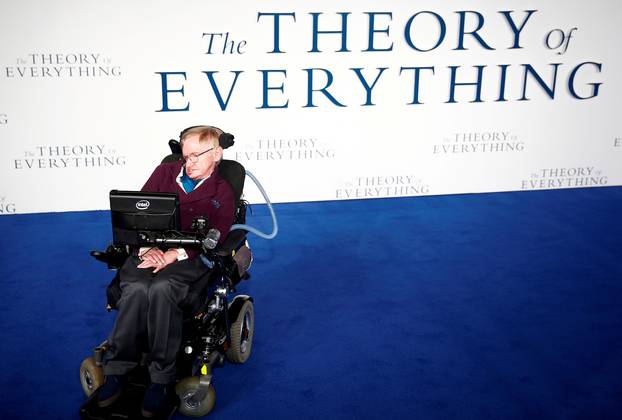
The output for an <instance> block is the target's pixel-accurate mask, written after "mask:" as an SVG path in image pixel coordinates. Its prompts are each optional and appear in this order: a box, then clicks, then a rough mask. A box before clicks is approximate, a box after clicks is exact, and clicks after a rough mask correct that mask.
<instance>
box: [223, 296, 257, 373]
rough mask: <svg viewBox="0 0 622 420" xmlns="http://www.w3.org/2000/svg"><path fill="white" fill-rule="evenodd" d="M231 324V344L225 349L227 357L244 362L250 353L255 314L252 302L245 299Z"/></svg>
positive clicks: (230, 359)
mask: <svg viewBox="0 0 622 420" xmlns="http://www.w3.org/2000/svg"><path fill="white" fill-rule="evenodd" d="M232 321H233V323H232V324H231V329H230V333H231V346H229V348H228V349H227V359H228V360H229V361H230V362H233V363H244V362H246V361H247V360H248V358H249V357H250V355H251V349H252V347H253V333H254V330H255V315H254V312H253V302H251V301H250V300H247V301H246V302H244V304H243V305H242V308H241V309H240V312H239V313H238V316H237V317H236V319H235V320H232Z"/></svg>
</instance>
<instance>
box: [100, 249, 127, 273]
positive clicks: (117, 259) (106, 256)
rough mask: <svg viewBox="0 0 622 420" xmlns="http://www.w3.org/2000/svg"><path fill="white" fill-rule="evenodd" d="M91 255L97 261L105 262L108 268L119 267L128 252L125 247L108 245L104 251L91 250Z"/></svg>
mask: <svg viewBox="0 0 622 420" xmlns="http://www.w3.org/2000/svg"><path fill="white" fill-rule="evenodd" d="M91 256H92V257H93V258H95V259H96V260H97V261H101V262H104V263H106V265H107V266H108V268H109V269H111V270H115V269H119V268H121V267H122V266H123V264H124V263H125V260H126V259H127V257H129V254H128V252H127V250H126V249H125V248H117V247H114V246H112V245H109V246H108V248H106V250H105V251H91Z"/></svg>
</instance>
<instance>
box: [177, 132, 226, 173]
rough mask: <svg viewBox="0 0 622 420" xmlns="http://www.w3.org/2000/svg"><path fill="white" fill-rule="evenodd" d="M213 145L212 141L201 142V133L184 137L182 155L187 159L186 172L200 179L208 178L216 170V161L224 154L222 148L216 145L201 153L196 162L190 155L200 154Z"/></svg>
mask: <svg viewBox="0 0 622 420" xmlns="http://www.w3.org/2000/svg"><path fill="white" fill-rule="evenodd" d="M211 147H212V146H211V145H210V143H199V135H198V134H194V135H190V136H188V137H186V138H185V139H184V145H183V148H182V155H183V156H184V159H185V160H186V173H187V174H188V176H189V177H190V178H191V179H194V180H198V179H203V178H207V177H208V176H210V175H211V173H212V172H213V171H214V167H215V166H216V161H217V160H218V159H220V157H221V155H222V149H221V148H220V147H216V148H214V149H213V150H211V151H209V152H207V153H203V154H202V155H200V156H199V157H198V158H197V160H196V162H192V161H191V159H189V158H188V157H189V156H190V155H192V154H195V155H198V154H199V153H202V152H205V151H206V150H209V149H210V148H211Z"/></svg>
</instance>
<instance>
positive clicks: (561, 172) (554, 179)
mask: <svg viewBox="0 0 622 420" xmlns="http://www.w3.org/2000/svg"><path fill="white" fill-rule="evenodd" d="M608 182H609V180H608V179H607V176H606V175H604V174H603V173H602V171H601V170H599V169H597V168H595V167H594V166H579V167H569V168H545V169H540V170H539V171H538V172H536V173H532V174H531V177H530V179H525V180H523V181H521V189H522V190H541V189H550V188H581V187H598V186H604V185H607V183H608Z"/></svg>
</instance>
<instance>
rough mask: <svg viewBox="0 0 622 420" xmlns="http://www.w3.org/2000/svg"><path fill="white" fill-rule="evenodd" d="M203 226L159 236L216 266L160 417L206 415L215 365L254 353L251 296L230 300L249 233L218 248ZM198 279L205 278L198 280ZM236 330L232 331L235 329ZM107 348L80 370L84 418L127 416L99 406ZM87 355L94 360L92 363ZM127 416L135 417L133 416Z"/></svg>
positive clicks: (109, 258)
mask: <svg viewBox="0 0 622 420" xmlns="http://www.w3.org/2000/svg"><path fill="white" fill-rule="evenodd" d="M171 142H173V141H171ZM171 142H169V145H170V147H171V151H173V155H170V156H168V157H166V158H165V159H164V161H169V162H170V161H171V160H173V159H175V158H176V157H178V156H179V155H178V154H177V153H175V152H177V149H176V147H177V145H175V144H171ZM223 162H226V161H223ZM229 162H231V161H229ZM234 163H237V162H234ZM238 165H239V164H238ZM240 167H241V165H240ZM242 169H243V167H242ZM242 186H243V178H242ZM232 187H233V186H232ZM234 191H235V192H239V194H241V188H240V186H239V185H238V186H237V188H235V187H234ZM239 194H236V195H237V200H236V209H235V212H236V213H235V216H234V223H244V221H245V218H246V206H247V203H246V202H244V201H243V200H241V199H240V197H239ZM204 227H205V225H202V226H198V229H197V232H195V233H191V234H188V233H185V234H183V235H179V234H178V233H177V234H175V235H173V236H171V237H159V238H157V242H158V243H159V244H164V245H180V244H182V243H183V244H184V245H189V244H190V245H196V246H201V248H202V251H203V253H202V254H201V256H200V257H197V258H204V257H207V258H208V259H209V261H211V262H212V263H213V267H212V270H211V271H210V272H209V273H207V274H204V275H208V276H209V278H208V279H207V280H208V282H207V283H208V284H206V286H205V288H207V287H208V286H210V285H211V288H212V289H213V292H214V293H213V295H212V296H210V297H209V299H208V298H207V296H206V297H205V298H202V304H201V306H200V308H199V310H198V312H196V314H192V316H191V317H188V318H186V317H185V318H184V321H183V326H182V347H181V348H180V350H179V352H178V356H177V371H178V379H179V378H183V376H184V375H185V373H186V372H190V376H187V377H185V378H183V379H181V380H180V381H179V382H178V383H177V385H176V393H177V396H178V399H179V400H178V401H175V402H174V403H173V404H172V409H171V410H169V412H167V413H161V414H160V417H162V414H163V415H164V418H167V417H170V416H171V415H172V414H173V412H174V411H175V406H177V405H178V406H179V410H180V412H181V413H182V414H185V415H188V416H204V415H207V414H208V413H209V412H210V411H211V409H212V408H213V405H214V403H215V392H214V389H213V384H212V380H213V375H212V369H213V367H215V366H222V365H224V362H225V359H229V361H230V362H233V363H244V362H246V360H247V359H248V357H249V356H250V353H251V349H252V339H253V334H254V312H253V298H252V297H250V296H248V295H237V296H235V297H234V298H233V300H231V301H229V295H230V294H233V293H235V292H236V286H237V284H238V283H239V282H240V281H241V280H243V279H248V278H249V277H250V275H249V273H248V272H247V271H246V269H247V268H248V267H241V268H240V267H238V264H237V262H236V261H235V260H234V256H235V255H236V252H238V251H239V250H240V249H241V248H242V247H243V246H245V245H247V242H246V231H244V230H233V231H230V232H229V234H228V235H227V237H226V239H225V241H224V243H223V244H222V245H220V246H218V247H217V248H216V249H209V245H207V241H206V232H205V229H204ZM91 255H92V256H93V257H95V258H96V259H98V260H100V261H103V262H106V263H107V265H108V268H110V269H119V268H120V267H121V266H122V265H123V263H124V262H125V260H126V259H127V257H128V256H129V252H128V249H127V247H123V248H117V247H113V246H112V245H111V246H109V247H108V249H107V250H106V251H105V252H98V251H93V252H91ZM249 257H250V255H249ZM251 261H252V259H251ZM249 265H250V264H249ZM212 279H213V281H212ZM115 280H116V281H117V282H118V276H116V277H115V279H113V281H112V282H111V285H110V286H109V287H108V290H107V293H108V301H109V303H108V306H107V310H108V311H110V310H112V309H113V307H114V304H113V303H114V302H112V300H113V299H112V300H111V287H113V286H114V283H115ZM200 280H202V278H199V279H198V280H197V281H200ZM232 328H234V329H233V330H232ZM106 348H107V342H106V341H104V342H103V343H102V344H101V345H99V346H97V347H96V348H95V349H94V354H93V356H92V358H87V359H86V360H85V361H84V362H83V363H82V366H81V369H80V371H81V372H80V373H81V382H82V386H83V390H84V392H85V394H87V396H89V399H88V400H87V402H86V403H85V404H84V405H83V406H82V408H81V409H80V416H81V418H83V419H103V418H116V417H118V416H121V417H124V415H123V414H119V413H113V412H111V409H112V407H114V405H115V404H113V406H112V407H110V408H108V407H107V408H105V409H103V408H99V407H97V404H96V402H97V398H96V396H97V385H98V384H97V382H98V381H99V382H102V383H103V373H102V372H101V368H102V366H103V358H104V353H105V351H106ZM89 359H91V360H90V361H89ZM87 362H88V363H87ZM85 363H86V365H87V366H86V367H85ZM143 365H144V363H143ZM97 369H99V371H97ZM99 385H101V383H99ZM122 411H127V407H122ZM126 414H127V413H126ZM129 417H130V418H131V417H132V416H131V415H129ZM126 418H127V416H126Z"/></svg>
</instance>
